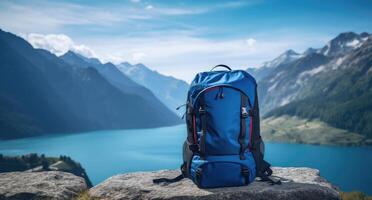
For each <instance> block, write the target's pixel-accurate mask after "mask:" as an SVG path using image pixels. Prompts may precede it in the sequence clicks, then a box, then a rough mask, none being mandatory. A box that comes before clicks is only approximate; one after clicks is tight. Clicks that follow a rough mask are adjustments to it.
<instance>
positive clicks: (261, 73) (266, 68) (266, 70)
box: [247, 49, 302, 80]
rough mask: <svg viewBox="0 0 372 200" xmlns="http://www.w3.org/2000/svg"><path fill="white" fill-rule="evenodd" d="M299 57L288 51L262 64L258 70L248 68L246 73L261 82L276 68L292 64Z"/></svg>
mask: <svg viewBox="0 0 372 200" xmlns="http://www.w3.org/2000/svg"><path fill="white" fill-rule="evenodd" d="M301 56H302V55H301V54H299V53H297V52H295V51H293V50H292V49H290V50H287V51H286V52H284V53H282V54H281V55H279V56H278V57H277V58H275V59H273V60H271V61H268V62H264V63H263V64H262V66H260V67H258V68H248V69H247V71H248V72H249V73H250V74H252V75H253V76H254V77H255V78H256V79H257V80H261V79H263V78H265V77H266V76H267V75H268V74H270V73H271V72H272V71H273V70H274V69H275V68H276V67H278V66H280V65H283V64H287V63H289V62H292V61H294V60H296V59H298V58H300V57H301Z"/></svg>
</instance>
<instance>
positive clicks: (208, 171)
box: [190, 153, 255, 188]
mask: <svg viewBox="0 0 372 200" xmlns="http://www.w3.org/2000/svg"><path fill="white" fill-rule="evenodd" d="M247 154H248V153H247ZM249 155H251V154H249ZM249 155H247V156H246V159H245V160H240V159H239V156H237V155H231V156H210V157H207V158H206V159H205V160H202V159H200V157H199V156H197V155H195V156H194V157H193V160H192V163H191V169H190V175H191V178H192V180H193V181H194V182H195V183H196V184H197V185H198V187H200V188H215V187H233V186H243V185H248V184H249V183H250V182H252V181H253V180H254V177H255V171H254V164H253V165H252V163H254V160H251V159H253V158H252V157H251V156H249ZM252 166H253V167H252Z"/></svg>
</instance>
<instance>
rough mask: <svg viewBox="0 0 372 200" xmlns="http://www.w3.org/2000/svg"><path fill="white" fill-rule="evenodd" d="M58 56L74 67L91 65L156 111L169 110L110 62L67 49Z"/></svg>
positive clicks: (111, 81)
mask: <svg viewBox="0 0 372 200" xmlns="http://www.w3.org/2000/svg"><path fill="white" fill-rule="evenodd" d="M60 58H61V59H62V60H63V61H65V62H66V63H68V64H70V65H72V66H75V67H82V68H88V67H92V68H94V69H96V70H97V71H98V72H99V73H100V74H102V76H103V77H104V78H106V80H108V81H109V82H110V83H111V84H112V85H113V86H115V87H116V88H118V89H119V90H121V91H122V92H123V93H126V94H133V95H139V96H141V97H142V98H144V99H145V100H146V101H147V102H148V104H150V105H152V106H153V107H154V108H155V109H156V112H158V113H164V111H166V110H167V111H169V112H171V111H170V110H169V108H167V107H166V106H165V105H164V104H163V103H162V102H160V101H159V100H158V98H156V97H155V96H154V94H153V93H152V92H151V91H150V90H149V89H147V88H146V87H144V86H142V85H139V84H138V83H136V82H134V81H133V80H132V79H130V78H128V77H127V76H126V75H125V74H123V73H122V72H121V71H120V70H119V69H118V68H117V67H116V66H115V65H114V64H112V63H110V62H108V63H105V64H102V63H101V62H100V61H99V60H98V59H95V58H86V57H84V56H82V55H79V54H76V53H74V52H72V51H68V52H67V53H66V54H64V55H62V56H60Z"/></svg>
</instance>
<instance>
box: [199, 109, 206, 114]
mask: <svg viewBox="0 0 372 200" xmlns="http://www.w3.org/2000/svg"><path fill="white" fill-rule="evenodd" d="M205 113H206V111H205V109H203V108H202V107H200V108H199V114H200V115H204V114H205Z"/></svg>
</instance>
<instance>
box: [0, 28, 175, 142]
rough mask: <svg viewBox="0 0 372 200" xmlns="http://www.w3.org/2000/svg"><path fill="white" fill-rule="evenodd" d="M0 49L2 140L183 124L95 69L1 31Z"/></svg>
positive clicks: (165, 110) (0, 133) (0, 124)
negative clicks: (123, 89)
mask: <svg viewBox="0 0 372 200" xmlns="http://www.w3.org/2000/svg"><path fill="white" fill-rule="evenodd" d="M0 50H1V51H0V60H1V63H2V64H1V67H0V110H1V112H0V138H19V137H28V136H34V135H40V134H47V133H48V134H51V133H61V132H81V131H89V130H98V129H119V128H149V127H158V126H168V125H174V124H177V123H179V119H178V117H177V116H176V115H175V114H173V113H172V112H170V111H169V110H167V109H159V107H156V106H154V105H153V104H152V103H153V102H150V101H149V100H147V99H146V98H144V97H142V96H140V95H135V94H130V93H124V92H123V91H121V90H120V89H118V88H117V87H115V86H113V85H112V84H111V83H110V82H109V81H107V79H106V78H105V77H104V76H102V75H101V74H100V73H99V72H98V71H97V70H96V69H95V68H92V67H86V68H83V67H76V66H71V65H69V64H67V63H66V62H64V61H63V60H61V59H60V58H58V57H56V56H55V55H54V54H51V53H50V52H48V51H46V50H41V49H34V48H32V46H31V45H30V44H29V43H27V42H26V41H25V40H23V39H22V38H20V37H17V36H15V35H13V34H11V33H7V32H4V31H2V30H0ZM149 113H151V115H150V114H149Z"/></svg>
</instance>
